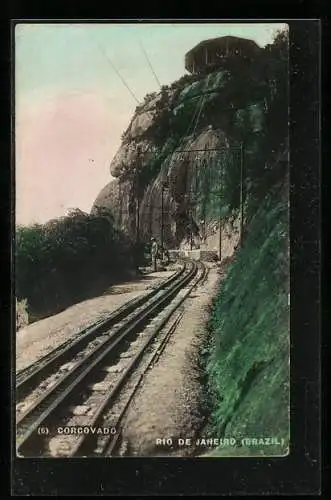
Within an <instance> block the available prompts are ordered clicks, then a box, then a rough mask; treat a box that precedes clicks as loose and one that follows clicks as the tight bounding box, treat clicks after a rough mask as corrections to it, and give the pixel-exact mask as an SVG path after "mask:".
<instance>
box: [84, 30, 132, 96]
mask: <svg viewBox="0 0 331 500" xmlns="http://www.w3.org/2000/svg"><path fill="white" fill-rule="evenodd" d="M86 34H87V32H86ZM88 36H89V37H90V38H92V37H91V36H90V35H88ZM93 42H94V43H96V45H97V46H98V47H99V49H100V51H101V52H102V54H103V55H104V57H105V58H106V59H107V61H108V62H109V63H110V65H111V67H112V68H113V70H114V71H115V73H116V74H117V76H118V77H119V78H120V80H121V81H122V83H123V85H125V87H126V88H127V89H128V91H129V92H130V94H131V95H132V97H133V98H134V100H135V101H136V103H137V104H140V103H139V100H138V99H137V97H136V96H135V94H134V93H133V91H132V90H131V89H130V87H129V85H128V84H127V83H126V81H125V80H124V78H123V77H122V76H121V74H120V73H119V71H118V70H117V69H116V67H115V65H114V63H113V62H112V60H111V59H110V57H109V56H108V54H107V53H106V52H105V51H104V49H103V47H102V46H101V45H100V43H99V42H98V41H97V40H93Z"/></svg>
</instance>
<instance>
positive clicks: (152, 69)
mask: <svg viewBox="0 0 331 500" xmlns="http://www.w3.org/2000/svg"><path fill="white" fill-rule="evenodd" d="M138 42H139V45H140V47H141V50H142V51H143V53H144V54H145V57H146V60H147V62H148V65H149V67H150V68H151V71H152V73H153V75H154V78H155V80H156V81H157V83H158V85H159V87H160V88H161V83H160V81H159V79H158V77H157V76H156V73H155V71H154V68H153V66H152V63H151V62H150V60H149V58H148V55H147V52H146V50H145V48H144V46H143V44H142V42H141V41H140V40H139V39H138Z"/></svg>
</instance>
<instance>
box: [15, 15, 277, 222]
mask: <svg viewBox="0 0 331 500" xmlns="http://www.w3.org/2000/svg"><path fill="white" fill-rule="evenodd" d="M284 26H285V25H284V24H275V23H264V24H253V23H251V24H203V23H201V24H170V23H162V24H156V23H153V24H142V23H135V24H75V23H74V24H70V23H67V24H62V23H61V24H55V23H54V24H44V23H41V24H24V23H21V24H18V25H17V26H16V29H15V115H16V126H15V138H16V222H17V224H30V223H33V222H46V221H47V220H49V219H51V218H54V217H59V216H61V215H64V214H65V213H66V212H67V210H68V209H69V208H80V209H81V210H84V211H86V212H89V211H90V210H91V207H92V205H93V202H94V200H95V198H96V197H97V195H98V194H99V192H100V190H101V189H102V188H103V187H104V186H105V185H106V184H107V183H108V182H109V181H110V180H111V175H110V172H109V165H110V162H111V159H112V158H113V156H114V155H115V153H116V151H117V149H118V147H119V146H120V143H121V139H120V138H121V134H122V132H123V131H124V130H125V129H126V128H127V126H128V125H129V122H130V120H131V118H132V116H133V113H134V110H135V107H136V106H137V102H136V101H135V100H134V98H133V97H132V95H131V94H130V92H129V91H128V90H127V88H126V87H125V85H124V84H123V82H122V81H121V79H120V78H119V76H118V75H117V74H116V72H115V70H114V69H113V67H112V64H113V65H114V66H115V68H116V69H117V71H118V72H119V73H120V75H121V76H122V77H123V78H124V80H125V81H126V83H127V85H128V86H129V87H130V88H131V90H132V91H133V93H134V94H135V96H136V97H137V99H138V101H140V102H141V101H142V100H143V98H144V96H145V95H146V94H147V93H149V92H154V91H157V90H158V88H159V87H158V84H157V82H156V81H155V79H154V76H153V73H152V71H151V69H150V67H149V65H148V63H147V61H146V58H145V55H144V52H143V50H142V48H141V46H140V43H142V45H143V47H144V49H145V51H146V52H147V54H148V57H149V59H150V61H151V63H152V65H153V68H154V71H155V73H156V75H157V77H158V79H159V81H160V82H161V84H162V85H167V84H170V83H172V82H173V81H174V80H177V79H178V78H180V77H181V76H182V75H183V74H185V73H186V70H185V68H184V55H185V53H186V52H187V51H188V50H190V49H191V48H192V47H193V46H194V45H196V44H197V43H199V42H200V41H201V40H205V39H208V38H215V37H218V36H225V35H236V36H242V37H246V38H251V39H253V40H254V41H256V43H258V44H259V45H260V46H261V47H263V46H264V45H266V44H267V43H270V42H271V41H272V38H273V35H274V33H275V31H276V30H277V29H279V28H280V29H282V28H284ZM139 42H140V43H139Z"/></svg>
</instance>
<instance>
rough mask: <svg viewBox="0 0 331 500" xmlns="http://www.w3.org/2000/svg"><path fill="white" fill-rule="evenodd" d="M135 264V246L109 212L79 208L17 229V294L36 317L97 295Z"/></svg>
mask: <svg viewBox="0 0 331 500" xmlns="http://www.w3.org/2000/svg"><path fill="white" fill-rule="evenodd" d="M133 268H134V262H133V258H132V245H131V243H130V241H129V240H128V239H127V238H126V237H125V236H123V234H122V233H121V232H119V231H118V230H117V229H116V228H115V227H114V224H113V221H112V219H111V217H110V216H109V214H108V215H107V216H102V215H99V216H98V215H93V216H92V215H87V214H85V213H83V212H81V211H79V210H78V211H73V212H72V213H71V214H70V215H69V216H67V217H62V218H59V219H55V220H52V221H50V222H48V223H46V224H34V225H32V226H26V227H24V226H18V227H17V229H16V297H17V299H18V300H19V301H21V300H24V303H25V307H26V306H27V309H28V312H29V318H30V321H33V320H34V319H39V318H41V317H43V316H46V315H48V314H54V313H55V312H58V311H59V310H61V309H63V308H65V307H68V306H69V305H71V304H73V303H75V302H78V301H80V300H85V299H86V298H89V297H90V296H93V294H94V293H95V292H100V291H102V289H103V288H104V287H105V286H107V285H108V286H109V285H110V284H112V283H113V282H114V281H116V280H117V279H119V278H122V277H123V276H125V274H126V272H128V271H129V270H130V269H133Z"/></svg>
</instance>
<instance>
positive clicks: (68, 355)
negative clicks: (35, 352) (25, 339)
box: [16, 265, 185, 401]
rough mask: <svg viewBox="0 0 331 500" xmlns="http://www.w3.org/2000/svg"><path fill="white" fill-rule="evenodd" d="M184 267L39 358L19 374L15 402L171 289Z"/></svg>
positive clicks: (17, 374) (17, 375)
mask: <svg viewBox="0 0 331 500" xmlns="http://www.w3.org/2000/svg"><path fill="white" fill-rule="evenodd" d="M184 270H185V266H184V265H183V266H182V267H181V268H180V269H179V270H178V271H177V272H175V273H174V274H173V275H172V276H170V277H169V278H168V279H166V280H164V281H162V282H161V283H160V284H159V285H158V286H157V287H155V288H153V289H152V290H151V291H149V292H148V293H147V294H144V295H142V296H139V297H136V298H134V299H132V300H131V301H129V302H126V303H125V304H124V305H123V306H122V307H120V308H119V309H117V310H116V311H115V312H113V313H112V314H110V315H109V316H108V317H107V318H104V319H102V320H99V321H97V322H95V323H93V324H92V325H91V326H89V327H87V328H84V329H83V330H81V331H80V332H79V333H78V335H77V336H75V339H69V340H67V341H66V342H64V343H62V344H61V345H59V346H58V347H57V348H56V349H53V350H52V351H51V352H50V353H48V354H46V355H45V356H43V357H42V358H40V359H38V361H36V362H35V363H33V364H32V365H30V366H28V367H27V368H24V369H23V370H20V371H19V372H17V373H16V401H20V400H21V399H23V398H24V397H25V396H26V395H27V394H28V393H29V392H31V391H32V390H33V389H34V388H35V387H36V386H38V384H39V383H40V382H41V381H44V380H45V379H46V377H47V376H48V375H50V374H51V373H54V372H55V371H56V370H58V369H59V368H60V367H61V365H63V364H64V363H66V362H67V361H69V360H70V359H72V358H73V357H74V356H75V355H76V354H77V353H79V352H80V351H82V350H83V349H84V348H85V347H86V346H87V345H88V344H89V343H90V342H92V341H94V340H95V339H96V338H98V337H99V336H100V335H101V334H102V333H104V332H106V331H107V330H108V329H109V328H110V327H111V326H113V325H115V324H116V323H118V322H119V321H121V320H122V319H123V318H125V317H127V316H128V315H129V314H131V313H132V312H133V311H134V309H135V308H137V307H139V306H141V305H142V304H143V303H145V302H146V301H147V300H149V299H151V298H152V297H154V296H155V295H156V294H157V293H159V292H160V291H161V290H162V289H164V288H166V287H168V286H170V285H171V283H173V282H174V281H175V280H176V279H178V278H179V277H180V276H181V275H182V274H183V272H184Z"/></svg>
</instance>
